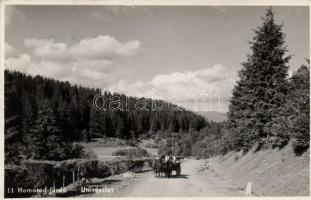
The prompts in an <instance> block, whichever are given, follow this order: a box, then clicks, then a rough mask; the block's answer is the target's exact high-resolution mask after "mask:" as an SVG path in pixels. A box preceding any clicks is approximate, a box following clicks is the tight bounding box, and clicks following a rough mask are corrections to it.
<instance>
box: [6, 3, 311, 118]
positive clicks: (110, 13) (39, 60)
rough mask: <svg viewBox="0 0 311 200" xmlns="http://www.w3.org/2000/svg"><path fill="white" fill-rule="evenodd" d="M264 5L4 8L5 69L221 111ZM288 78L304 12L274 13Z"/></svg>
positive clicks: (303, 39)
mask: <svg viewBox="0 0 311 200" xmlns="http://www.w3.org/2000/svg"><path fill="white" fill-rule="evenodd" d="M266 9H267V7H263V6H248V7H246V6H244V7H243V6H68V5H67V6H30V5H27V6H26V5H24V6H12V5H10V6H6V13H5V25H6V26H5V52H6V68H7V69H11V70H18V71H21V72H25V73H27V74H31V75H37V74H39V75H43V76H47V77H51V78H55V79H58V80H63V81H69V82H71V83H73V84H79V85H82V86H88V87H96V88H102V89H103V90H110V91H112V92H122V93H125V94H128V95H131V96H138V97H150V98H155V99H164V100H166V101H169V102H173V103H177V104H179V105H180V106H183V107H186V108H187V109H190V110H194V111H212V110H213V111H220V112H226V111H227V110H228V101H229V99H230V97H231V91H232V88H233V87H234V84H235V81H236V80H238V77H237V72H238V71H239V70H240V69H241V68H242V66H241V63H242V62H244V61H246V57H247V54H250V53H251V51H250V45H249V43H248V42H249V41H252V38H253V37H254V32H253V29H255V28H256V27H258V26H260V25H261V24H262V19H261V16H264V14H265V10H266ZM273 10H274V12H275V19H276V22H277V23H278V24H280V23H283V25H284V26H283V32H284V33H285V34H286V38H285V41H286V44H287V45H288V50H289V52H288V53H289V54H291V55H293V58H292V59H291V60H290V63H289V64H290V72H289V74H291V73H292V72H293V71H295V70H297V69H298V67H299V66H300V65H301V64H304V63H305V58H308V57H309V8H308V7H293V6H282V7H273Z"/></svg>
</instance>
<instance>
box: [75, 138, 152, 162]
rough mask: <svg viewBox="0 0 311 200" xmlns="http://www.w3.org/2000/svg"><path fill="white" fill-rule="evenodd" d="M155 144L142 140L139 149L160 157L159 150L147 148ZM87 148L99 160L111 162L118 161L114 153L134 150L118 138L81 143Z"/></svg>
mask: <svg viewBox="0 0 311 200" xmlns="http://www.w3.org/2000/svg"><path fill="white" fill-rule="evenodd" d="M152 143H154V142H153V140H142V141H141V142H140V143H139V145H138V146H139V147H140V148H142V149H146V150H147V152H148V153H149V154H152V155H158V149H157V148H146V144H152ZM80 144H81V145H83V146H84V147H85V148H87V149H89V150H91V151H93V152H94V153H95V154H96V156H97V158H98V160H103V161H110V160H112V159H116V157H115V156H112V154H113V153H114V152H116V151H117V150H120V149H121V150H122V149H129V148H134V147H132V146H128V145H126V142H125V141H124V140H120V139H116V138H106V139H104V138H98V139H95V140H94V141H92V142H89V143H80Z"/></svg>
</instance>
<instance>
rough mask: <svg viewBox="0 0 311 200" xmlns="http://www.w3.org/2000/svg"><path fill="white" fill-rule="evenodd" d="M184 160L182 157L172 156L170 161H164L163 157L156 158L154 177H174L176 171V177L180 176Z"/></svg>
mask: <svg viewBox="0 0 311 200" xmlns="http://www.w3.org/2000/svg"><path fill="white" fill-rule="evenodd" d="M182 159H183V157H181V156H170V157H169V158H168V159H164V157H163V156H161V157H160V158H156V159H155V160H154V164H153V170H154V175H155V176H156V177H160V176H165V177H168V178H169V177H171V176H172V172H173V171H175V175H176V176H180V174H181V162H182Z"/></svg>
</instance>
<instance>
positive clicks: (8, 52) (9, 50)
mask: <svg viewBox="0 0 311 200" xmlns="http://www.w3.org/2000/svg"><path fill="white" fill-rule="evenodd" d="M4 50H5V56H6V57H12V56H15V55H16V54H17V50H16V48H15V47H13V46H12V45H10V44H9V43H5V46H4Z"/></svg>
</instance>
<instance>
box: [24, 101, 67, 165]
mask: <svg viewBox="0 0 311 200" xmlns="http://www.w3.org/2000/svg"><path fill="white" fill-rule="evenodd" d="M30 137H31V143H30V144H31V147H30V148H31V149H32V155H31V158H32V159H39V160H44V159H47V160H61V159H63V158H64V157H65V155H64V147H63V146H62V145H63V143H62V138H61V130H60V129H59V127H58V125H57V121H56V117H55V115H54V113H53V110H52V109H51V108H50V107H49V106H48V104H47V103H46V102H44V103H43V104H42V106H41V108H40V109H39V112H38V117H37V120H36V121H35V123H34V124H33V126H32V127H31V129H30Z"/></svg>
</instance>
